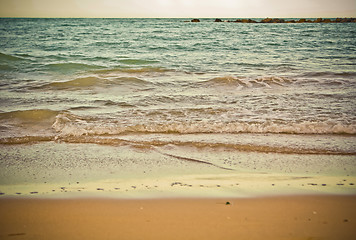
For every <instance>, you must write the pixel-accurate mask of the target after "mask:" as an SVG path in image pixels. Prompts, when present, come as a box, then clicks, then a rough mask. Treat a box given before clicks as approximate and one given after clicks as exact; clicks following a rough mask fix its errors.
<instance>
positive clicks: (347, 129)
mask: <svg viewBox="0 0 356 240" xmlns="http://www.w3.org/2000/svg"><path fill="white" fill-rule="evenodd" d="M52 127H53V128H54V129H55V130H56V132H57V133H58V134H59V135H61V136H80V135H98V136H101V135H120V134H130V133H148V134H150V133H177V134H193V133H228V134H230V133H231V134H232V133H234V134H236V133H261V134H263V133H276V134H350V135H355V134H356V126H354V125H344V124H341V123H338V122H331V121H330V122H302V123H287V122H285V123H276V122H273V121H266V122H262V123H254V122H232V123H224V122H220V123H219V122H189V121H186V122H158V123H155V122H152V123H136V124H122V123H120V121H113V120H111V121H105V120H103V119H94V118H87V119H84V118H78V117H77V116H75V115H73V114H69V113H66V112H64V113H60V114H59V115H58V116H57V117H56V121H55V122H54V124H53V126H52Z"/></svg>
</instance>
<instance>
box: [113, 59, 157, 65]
mask: <svg viewBox="0 0 356 240" xmlns="http://www.w3.org/2000/svg"><path fill="white" fill-rule="evenodd" d="M119 62H120V63H123V64H127V65H148V64H153V63H159V61H156V60H141V59H122V60H119Z"/></svg>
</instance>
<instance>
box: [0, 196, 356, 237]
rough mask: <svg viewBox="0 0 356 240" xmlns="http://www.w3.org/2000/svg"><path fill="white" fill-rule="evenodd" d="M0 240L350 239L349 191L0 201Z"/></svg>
mask: <svg viewBox="0 0 356 240" xmlns="http://www.w3.org/2000/svg"><path fill="white" fill-rule="evenodd" d="M0 212H1V218H0V239H225V240H227V239H338V240H339V239H354V237H355V236H356V196H355V195H353V196H342V195H314V196H284V197H260V198H219V199H213V198H202V199H188V198H180V199H179V198H178V199H162V198H161V199H150V200H148V199H133V200H132V199H131V200H123V199H110V198H102V199H100V198H97V199H95V198H87V199H75V198H74V199H73V198H72V199H50V200H48V199H13V198H3V199H1V200H0Z"/></svg>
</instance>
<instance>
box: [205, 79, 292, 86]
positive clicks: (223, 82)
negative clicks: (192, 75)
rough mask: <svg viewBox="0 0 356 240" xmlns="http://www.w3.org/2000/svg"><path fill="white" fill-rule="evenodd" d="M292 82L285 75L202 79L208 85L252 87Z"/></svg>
mask: <svg viewBox="0 0 356 240" xmlns="http://www.w3.org/2000/svg"><path fill="white" fill-rule="evenodd" d="M290 83H292V80H291V79H289V78H286V77H276V76H269V77H259V78H242V77H235V76H223V77H216V78H212V79H209V80H207V81H204V82H203V84H204V85H209V86H239V87H245V88H254V87H268V88H271V87H272V86H284V85H286V84H290Z"/></svg>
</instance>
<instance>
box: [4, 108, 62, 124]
mask: <svg viewBox="0 0 356 240" xmlns="http://www.w3.org/2000/svg"><path fill="white" fill-rule="evenodd" d="M58 114H59V111H53V110H48V109H33V110H23V111H13V112H4V113H0V120H21V121H29V122H40V121H45V120H54V119H55V118H56V116H57V115H58Z"/></svg>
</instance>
